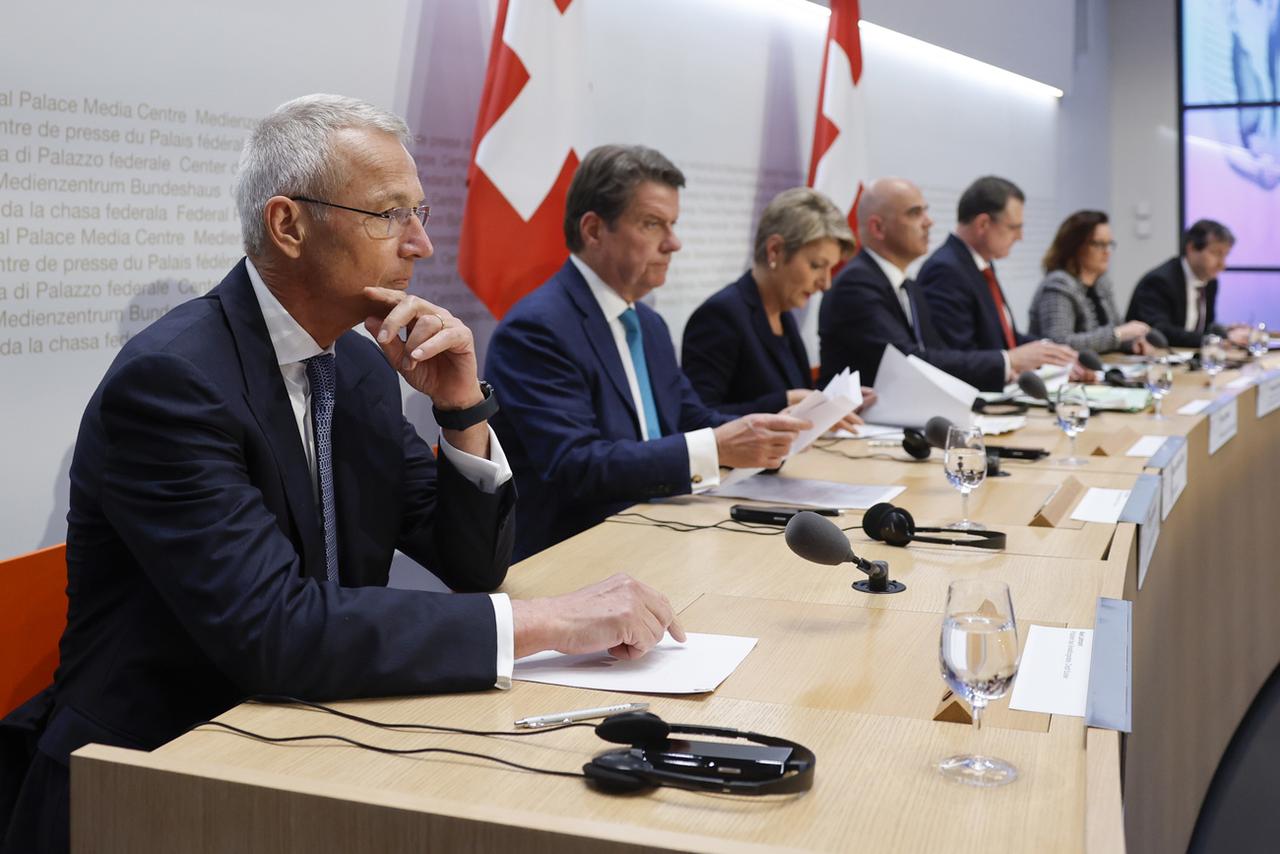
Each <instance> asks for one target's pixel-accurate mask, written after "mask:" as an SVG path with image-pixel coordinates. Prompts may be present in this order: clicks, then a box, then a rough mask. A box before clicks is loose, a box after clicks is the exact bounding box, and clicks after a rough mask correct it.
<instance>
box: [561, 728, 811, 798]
mask: <svg viewBox="0 0 1280 854" xmlns="http://www.w3.org/2000/svg"><path fill="white" fill-rule="evenodd" d="M672 733H688V734H690V735H711V736H717V737H719V738H728V739H742V740H745V741H750V742H753V743H754V744H757V745H762V747H745V746H741V745H735V744H731V743H724V742H697V741H672V740H670V739H669V738H668V736H669V735H671V734H672ZM596 735H598V736H600V737H601V738H603V739H604V740H605V741H611V742H614V743H615V744H629V745H631V746H630V747H629V748H626V749H623V750H610V751H607V752H605V753H601V754H599V755H598V756H596V757H595V758H594V759H592V760H591V761H590V762H588V763H587V764H586V765H583V766H582V773H583V775H585V776H586V778H587V780H588V782H590V783H591V784H592V785H593V786H594V787H595V788H597V789H599V790H600V791H602V792H608V793H610V794H624V793H629V792H640V791H644V790H646V789H652V788H655V787H657V786H673V787H675V788H679V789H695V790H702V791H708V792H723V793H725V794H730V795H775V794H786V793H793V792H804V791H808V790H809V789H810V788H811V787H812V786H813V768H814V765H815V763H816V762H817V760H816V758H815V757H814V755H813V751H812V750H810V749H809V748H807V747H805V746H803V745H801V744H797V743H796V742H794V741H788V740H787V739H785V738H775V737H774V736H768V735H760V734H758V733H754V732H743V731H742V730H736V729H726V728H722V727H710V726H695V725H691V724H668V723H667V722H666V721H664V720H663V719H662V718H660V717H658V716H657V715H655V714H651V713H650V712H624V713H622V714H620V715H613V716H612V717H609V718H606V719H605V720H603V721H601V722H600V724H599V725H598V726H597V727H596Z"/></svg>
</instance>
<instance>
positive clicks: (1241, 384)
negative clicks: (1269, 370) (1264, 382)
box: [1227, 377, 1253, 388]
mask: <svg viewBox="0 0 1280 854" xmlns="http://www.w3.org/2000/svg"><path fill="white" fill-rule="evenodd" d="M1251 385H1253V377H1236V378H1235V379H1234V380H1232V381H1231V382H1229V383H1227V388H1248V387H1249V386H1251Z"/></svg>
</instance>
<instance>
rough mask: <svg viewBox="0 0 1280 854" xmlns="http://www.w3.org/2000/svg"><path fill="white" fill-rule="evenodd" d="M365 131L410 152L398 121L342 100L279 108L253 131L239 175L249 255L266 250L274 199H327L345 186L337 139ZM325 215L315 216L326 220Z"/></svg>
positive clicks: (323, 98)
mask: <svg viewBox="0 0 1280 854" xmlns="http://www.w3.org/2000/svg"><path fill="white" fill-rule="evenodd" d="M346 128H367V129H370V130H379V131H382V132H383V133H387V134H390V135H392V136H394V137H396V138H397V139H399V140H400V142H401V144H402V145H404V146H406V147H408V145H409V142H410V140H411V139H412V136H411V135H410V133H409V128H408V126H407V125H406V124H405V123H404V120H403V119H401V118H400V117H399V116H397V115H395V114H393V113H389V112H387V111H386V110H383V109H381V108H379V107H375V106H373V105H372V104H367V103H365V102H364V101H357V100H356V99H355V98H346V97H343V96H342V95H304V96H302V97H301V98H294V99H293V100H292V101H288V102H286V103H284V104H281V105H280V106H279V107H276V109H275V110H274V111H273V112H272V113H271V114H270V115H268V116H267V117H266V118H265V119H263V120H262V121H261V122H259V123H258V124H257V126H256V127H254V129H253V131H252V132H251V133H250V134H249V138H248V139H246V140H245V142H244V148H243V149H241V151H240V165H239V166H238V167H237V169H236V188H235V197H236V209H237V211H239V213H240V234H241V236H242V238H243V239H244V251H245V253H246V254H248V255H258V254H261V253H262V252H263V251H265V250H266V248H267V227H266V224H265V223H264V222H263V221H262V209H263V207H264V206H265V205H266V203H267V199H270V198H271V197H272V196H311V197H312V198H324V197H325V196H328V195H330V194H331V193H332V192H334V191H336V190H337V189H338V187H339V186H341V183H342V180H343V176H342V175H341V174H339V170H338V164H336V163H335V162H334V158H333V134H334V133H335V132H336V131H340V130H344V129H346ZM324 214H325V209H324V208H322V207H319V206H316V207H315V208H314V209H313V215H314V216H315V217H316V218H317V219H323V218H324Z"/></svg>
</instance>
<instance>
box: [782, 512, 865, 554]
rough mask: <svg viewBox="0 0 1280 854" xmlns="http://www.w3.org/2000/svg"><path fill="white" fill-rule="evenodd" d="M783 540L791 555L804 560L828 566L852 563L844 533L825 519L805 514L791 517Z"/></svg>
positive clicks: (801, 513) (850, 551)
mask: <svg viewBox="0 0 1280 854" xmlns="http://www.w3.org/2000/svg"><path fill="white" fill-rule="evenodd" d="M784 536H785V538H786V540H787V546H789V547H790V549H791V551H793V552H795V553H796V554H798V555H799V556H800V557H802V558H804V559H805V560H811V561H813V562H814V563H825V564H827V565H829V566H835V565H837V564H841V563H845V562H848V561H853V560H855V558H854V556H853V548H852V547H851V546H850V545H849V538H848V537H846V536H845V535H844V532H843V531H841V530H840V529H839V528H838V527H836V525H835V523H834V522H832V521H831V520H830V519H828V518H827V517H826V516H819V515H818V514H817V513H813V512H811V511H809V510H801V511H800V512H799V513H797V514H796V515H794V516H792V517H791V520H790V521H789V522H787V529H786V532H785V534H784Z"/></svg>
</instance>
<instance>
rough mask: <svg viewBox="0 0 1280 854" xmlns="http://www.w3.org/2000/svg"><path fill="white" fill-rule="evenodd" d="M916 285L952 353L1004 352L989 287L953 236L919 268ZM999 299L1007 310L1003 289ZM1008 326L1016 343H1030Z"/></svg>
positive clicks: (962, 246) (1015, 327)
mask: <svg viewBox="0 0 1280 854" xmlns="http://www.w3.org/2000/svg"><path fill="white" fill-rule="evenodd" d="M997 275H998V274H997ZM916 282H917V284H919V286H920V293H921V294H922V295H923V297H924V299H925V301H927V302H928V303H929V308H930V309H932V310H933V319H934V322H935V323H936V324H937V329H938V334H939V335H941V337H942V343H943V344H945V345H946V346H948V347H950V348H951V349H953V350H1007V349H1008V344H1007V343H1006V341H1005V340H1004V329H1003V327H1001V325H1000V315H999V314H998V313H997V311H996V303H995V300H993V299H992V298H991V288H990V286H988V285H987V280H986V278H985V277H984V276H983V275H982V271H981V270H979V269H978V265H977V264H975V263H974V262H973V254H972V253H971V252H970V251H969V247H968V246H966V245H965V242H964V241H963V240H961V239H960V238H958V237H956V236H955V235H954V234H949V235H947V240H946V242H945V243H943V244H942V245H941V246H939V247H938V250H937V251H936V252H934V253H933V254H932V255H930V256H929V259H928V260H927V261H925V262H924V266H923V267H921V268H920V275H919V276H918V277H917V278H916ZM1000 298H1001V299H1002V300H1004V304H1005V306H1006V307H1007V306H1008V305H1009V300H1008V299H1006V298H1005V295H1004V288H1003V287H1001V288H1000ZM1010 314H1011V315H1012V311H1011V312H1010ZM1010 324H1011V326H1012V328H1013V336H1014V339H1015V340H1016V342H1017V343H1018V344H1026V343H1027V342H1028V341H1031V340H1033V339H1032V338H1031V337H1030V336H1027V335H1023V334H1022V333H1020V332H1018V324H1017V323H1016V322H1014V321H1012V320H1011V321H1010Z"/></svg>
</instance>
